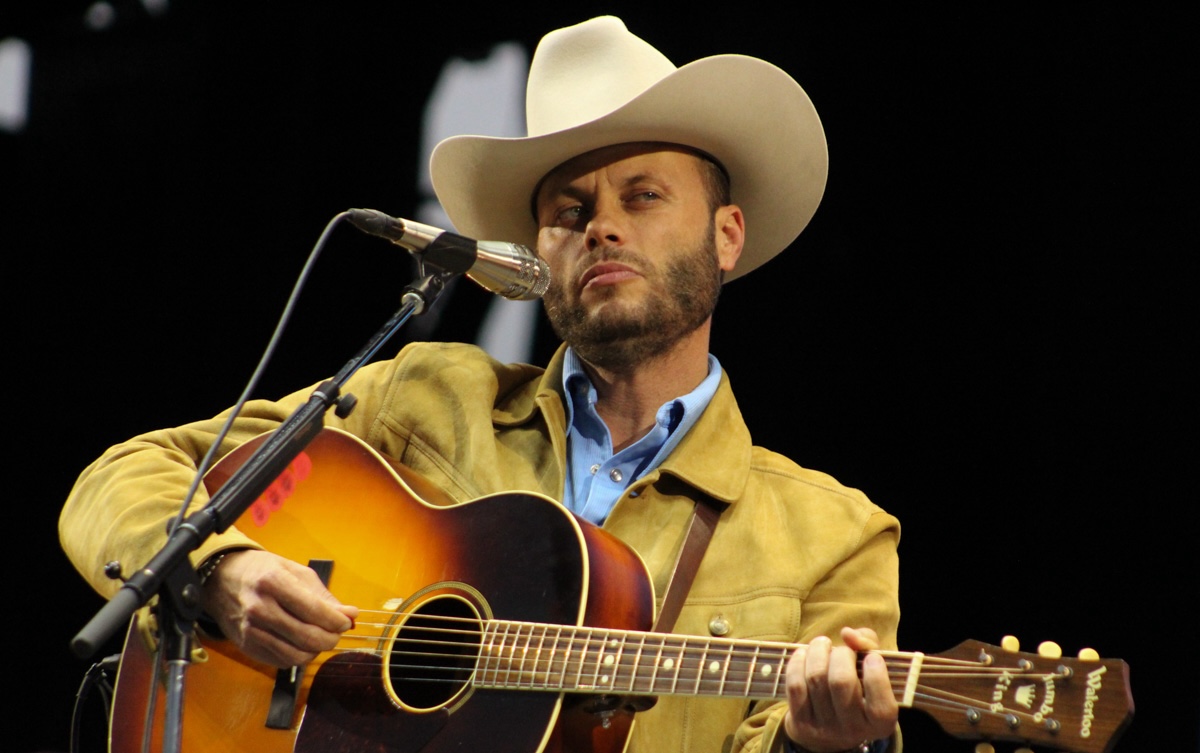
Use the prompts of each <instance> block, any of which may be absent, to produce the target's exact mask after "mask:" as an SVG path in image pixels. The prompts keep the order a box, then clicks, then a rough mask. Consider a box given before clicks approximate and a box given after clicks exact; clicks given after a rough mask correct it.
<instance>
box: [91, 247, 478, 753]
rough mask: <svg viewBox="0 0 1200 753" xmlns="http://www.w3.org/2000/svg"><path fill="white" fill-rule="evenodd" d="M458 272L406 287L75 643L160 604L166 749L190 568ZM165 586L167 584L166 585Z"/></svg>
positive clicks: (174, 732) (183, 647) (346, 405)
mask: <svg viewBox="0 0 1200 753" xmlns="http://www.w3.org/2000/svg"><path fill="white" fill-rule="evenodd" d="M455 274H458V273H455V272H446V271H441V270H438V271H437V272H434V273H433V274H428V275H425V277H423V278H422V279H421V280H420V281H418V282H416V283H414V284H413V285H410V286H409V287H408V288H406V289H405V290H406V292H405V294H404V296H403V298H402V305H401V307H400V309H399V310H398V311H397V312H396V313H395V314H394V315H393V316H392V317H391V318H390V319H389V320H388V321H387V323H385V324H384V326H383V327H381V328H380V329H379V331H378V332H376V333H375V335H374V336H373V337H372V338H371V340H370V341H369V342H368V343H367V345H366V346H365V347H363V349H362V350H360V351H359V352H358V354H357V355H355V356H354V358H352V359H351V360H350V361H349V362H347V364H346V365H345V366H343V367H342V370H341V371H339V372H338V373H337V374H336V375H335V376H334V377H333V378H332V379H330V380H329V381H327V382H323V383H322V384H321V385H320V386H319V387H318V388H317V389H316V390H315V391H314V392H313V395H312V397H311V398H309V401H308V402H307V403H305V404H304V405H302V406H300V407H299V408H298V409H297V410H296V411H295V412H293V413H292V415H290V416H289V417H288V418H287V420H285V421H284V422H283V423H282V424H280V426H279V427H278V428H277V429H275V431H274V432H272V434H271V436H270V437H268V438H267V439H266V441H264V442H263V443H262V445H260V446H259V447H258V449H257V450H255V452H254V453H253V454H251V456H250V457H249V458H248V459H247V461H246V463H245V464H243V465H242V466H241V467H240V468H238V469H237V470H236V471H235V472H234V473H233V474H232V475H231V476H230V477H229V479H228V480H227V481H226V482H225V483H224V484H223V485H222V486H221V488H220V489H219V490H218V491H217V493H216V494H214V495H213V497H212V499H210V500H209V503H208V504H207V505H205V506H204V508H203V509H201V510H198V511H197V512H194V513H192V514H191V515H190V516H188V518H187V519H186V520H184V521H183V522H182V523H180V524H179V525H178V526H177V527H176V528H175V530H173V531H170V532H169V536H168V539H167V543H166V545H165V546H164V547H163V548H162V549H160V550H159V552H158V553H157V554H156V555H154V557H153V558H152V559H151V560H150V562H149V563H148V564H147V565H146V566H145V567H143V568H142V569H141V570H139V571H138V572H136V573H134V574H133V575H132V576H130V577H129V579H128V580H126V581H125V583H124V584H123V585H122V586H121V588H120V590H119V591H117V593H116V594H115V595H114V596H113V598H112V599H110V600H109V601H108V602H107V603H106V604H105V605H104V606H103V607H101V609H100V611H99V612H97V613H96V615H95V616H93V617H92V619H91V620H90V621H89V622H88V624H87V625H85V626H84V628H83V630H81V631H80V632H79V633H77V634H76V635H75V637H74V638H73V639H72V640H71V649H72V651H74V652H75V654H76V656H79V657H80V658H87V657H90V656H92V655H93V654H95V653H96V651H97V650H99V648H100V646H101V645H102V644H103V643H104V642H105V641H106V640H108V639H109V638H110V637H111V636H112V635H114V634H115V633H116V631H117V630H118V629H119V628H120V627H121V626H122V625H125V624H127V623H128V622H129V620H130V619H131V618H132V617H133V614H134V612H136V611H137V610H138V609H139V608H140V607H141V606H142V605H144V604H146V603H147V602H148V601H149V600H150V599H151V597H153V596H154V595H155V594H157V593H160V592H161V593H162V598H160V599H159V605H158V610H159V613H160V614H159V627H160V630H161V631H162V632H161V633H160V636H159V639H160V647H161V649H162V650H163V651H164V654H165V657H166V664H167V668H168V672H169V675H168V677H167V699H166V721H165V726H164V729H163V750H164V752H165V753H178V752H179V750H180V746H181V743H182V737H183V729H182V727H183V716H182V715H183V684H184V682H183V680H184V671H185V669H186V667H187V665H188V663H189V662H190V658H191V648H192V647H191V644H192V638H193V635H194V631H193V629H192V627H193V623H194V622H195V620H196V618H197V617H198V616H199V615H200V580H199V578H198V577H197V575H196V571H195V570H194V569H192V567H191V564H190V563H189V562H188V554H189V553H190V552H193V551H195V550H196V549H197V548H199V546H200V545H201V544H202V543H204V541H205V540H207V539H208V537H209V536H211V535H212V534H213V533H220V532H223V531H225V530H226V529H227V528H229V526H231V525H233V523H234V522H235V521H236V520H237V519H238V518H239V517H241V515H242V513H244V512H245V511H246V510H247V509H248V508H249V507H250V505H251V504H252V503H253V502H254V500H255V499H257V498H258V497H259V495H261V494H262V493H263V491H264V490H265V489H266V488H267V487H268V486H270V484H271V482H272V481H274V480H275V478H276V477H278V475H279V474H280V472H281V471H283V469H284V468H286V467H287V464H288V463H290V462H291V461H292V460H293V459H294V458H295V457H296V455H298V454H299V453H300V451H301V450H303V449H304V448H305V447H306V446H307V445H308V443H309V442H311V441H312V439H313V437H315V436H316V435H317V434H318V433H319V432H320V430H321V427H322V426H323V424H324V415H325V412H326V411H328V410H329V409H330V408H331V407H333V406H335V405H336V406H337V408H338V415H340V416H343V417H344V416H346V415H349V413H350V411H351V410H353V408H354V399H353V396H351V395H346V396H344V397H339V394H338V393H339V391H340V389H341V387H342V386H343V385H344V384H345V383H346V381H347V380H348V379H349V378H350V376H351V375H353V374H354V372H355V371H357V370H358V369H359V367H360V366H362V364H363V363H365V362H366V361H367V360H369V359H370V358H371V356H373V355H374V354H375V353H376V352H377V351H378V350H379V348H380V347H381V346H382V345H383V343H384V342H386V341H387V340H388V338H390V337H391V336H392V335H393V334H395V333H396V332H397V331H398V330H399V329H400V327H401V326H403V325H404V323H405V322H406V321H408V319H409V318H410V317H411V316H412V315H413V314H414V313H415V314H420V313H422V312H424V311H426V310H428V308H429V306H430V305H431V304H432V303H433V299H435V298H436V297H437V296H438V295H440V294H441V292H442V290H444V289H445V285H446V281H447V280H448V279H449V278H450V277H453V276H454V275H455ZM164 584H165V585H164Z"/></svg>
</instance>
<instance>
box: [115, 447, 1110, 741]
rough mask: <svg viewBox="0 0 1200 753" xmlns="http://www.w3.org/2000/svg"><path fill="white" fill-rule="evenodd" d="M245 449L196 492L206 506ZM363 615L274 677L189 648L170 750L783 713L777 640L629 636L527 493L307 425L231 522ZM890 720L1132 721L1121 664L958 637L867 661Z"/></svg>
mask: <svg viewBox="0 0 1200 753" xmlns="http://www.w3.org/2000/svg"><path fill="white" fill-rule="evenodd" d="M253 446H254V443H250V444H247V445H245V446H243V447H241V448H239V449H238V450H237V451H235V452H234V453H231V454H230V455H229V456H227V457H226V458H224V459H223V460H222V461H221V462H220V463H218V464H217V466H215V467H214V468H213V469H212V471H210V472H209V474H208V475H207V476H206V478H205V482H206V484H207V485H208V486H209V488H210V490H215V489H217V488H219V487H220V486H221V484H223V483H224V482H225V481H226V480H227V479H228V478H229V476H230V475H232V473H233V472H234V471H235V470H236V469H237V468H238V467H240V465H241V464H242V463H244V462H245V460H246V459H247V457H248V456H249V455H250V452H251V450H252V448H253ZM238 527H239V529H241V530H243V531H244V532H245V533H247V534H248V535H249V536H251V537H252V538H254V539H255V540H256V541H258V542H259V543H261V544H262V545H263V546H265V547H266V548H267V549H269V550H271V551H273V552H276V553H277V554H280V555H282V556H285V557H288V558H291V559H294V560H296V561H299V562H307V563H309V564H310V565H311V566H312V567H314V568H315V569H316V570H317V571H318V572H319V573H322V574H323V577H326V578H327V583H328V585H329V587H330V590H331V591H332V592H333V593H334V595H335V596H337V597H338V599H340V600H341V601H342V602H343V603H348V604H355V605H358V606H359V607H360V608H361V610H362V611H361V612H360V614H359V618H358V620H357V622H356V625H355V626H354V628H352V629H351V630H350V631H349V632H348V633H346V634H345V635H344V636H343V637H342V639H341V642H340V644H339V645H338V647H337V648H336V649H335V650H333V651H331V652H328V653H326V654H323V655H321V656H319V657H318V658H317V659H316V660H315V661H313V662H312V663H310V664H308V665H307V666H303V667H295V668H292V669H290V670H279V669H277V668H275V667H269V666H266V665H263V664H259V663H257V662H254V661H252V660H249V659H247V658H246V657H244V656H243V655H241V654H240V653H239V652H238V651H237V650H236V649H235V648H233V647H232V646H231V645H229V643H228V642H227V641H221V640H203V648H202V649H200V650H198V651H197V652H196V653H197V654H199V656H198V657H197V658H198V659H199V661H196V662H194V663H193V664H191V665H190V667H189V669H188V672H187V675H186V689H185V691H186V692H185V693H184V708H183V725H182V726H183V741H182V744H183V750H184V751H185V752H187V753H190V752H192V751H203V752H204V753H224V752H226V751H229V752H233V751H255V752H256V753H287V752H288V751H297V753H341V752H342V751H346V752H347V753H348V752H349V751H356V752H359V751H372V752H376V753H416V752H417V751H422V752H423V753H444V752H448V751H482V750H486V751H512V752H513V753H541V751H551V752H554V751H596V752H597V753H608V752H613V753H615V752H616V751H620V750H622V748H623V746H624V744H625V740H626V736H627V733H628V731H629V728H630V725H631V724H632V720H633V719H634V717H635V710H636V709H638V708H645V707H646V706H647V705H648V700H647V699H652V698H653V697H656V696H664V695H678V694H685V695H698V696H720V697H733V698H739V699H743V700H747V701H748V700H749V699H783V698H784V697H785V689H784V683H783V676H784V668H785V665H786V663H787V660H788V657H789V656H790V655H791V653H792V652H793V651H794V650H795V649H796V648H797V646H795V645H789V644H785V643H773V642H757V641H746V640H736V639H722V638H713V637H700V636H685V635H672V634H662V633H655V632H648V630H649V627H650V626H651V625H652V622H653V616H654V594H653V588H652V586H651V581H650V578H649V576H648V574H647V573H646V570H645V566H644V565H643V563H642V561H641V559H640V558H639V557H638V555H637V554H636V553H634V552H633V551H632V550H631V549H629V547H627V546H626V545H625V544H623V543H622V542H621V541H619V540H618V539H616V538H615V537H613V536H612V535H611V534H608V533H607V532H606V531H604V530H603V529H601V528H598V527H596V526H592V525H590V524H588V523H586V522H582V521H580V520H579V519H578V518H576V517H575V516H573V515H572V514H571V513H570V512H568V511H566V510H565V509H564V508H563V507H562V506H561V505H559V504H557V503H555V502H553V501H551V500H549V499H547V498H545V497H542V496H539V495H536V494H529V493H513V494H497V495H492V496H488V497H484V498H481V499H478V500H475V501H472V502H468V503H466V504H460V505H451V504H450V501H449V500H448V499H445V498H444V497H443V496H442V495H441V494H440V492H438V491H437V489H436V488H434V487H433V486H432V485H429V484H428V483H427V482H424V481H423V480H422V479H420V478H419V477H417V476H415V475H414V474H412V473H411V472H410V471H409V472H406V470H405V469H403V468H400V467H398V466H395V465H394V464H392V463H389V462H388V461H386V460H385V459H384V458H383V457H382V456H381V455H379V454H378V453H376V452H375V451H374V450H372V449H371V448H370V447H368V446H367V445H365V444H363V443H362V442H361V441H359V440H358V439H356V438H354V437H353V436H351V435H349V434H346V433H344V432H340V431H337V430H334V429H324V430H323V431H322V432H321V433H320V434H319V435H318V436H317V438H316V439H315V440H313V442H312V443H311V444H310V445H309V446H308V447H307V448H306V450H305V451H304V452H303V453H302V454H301V455H300V456H298V457H297V458H296V459H295V460H294V461H293V462H292V464H291V465H290V466H289V467H288V469H287V470H286V471H285V472H284V473H283V474H281V475H280V477H279V478H278V479H277V480H276V481H275V482H274V483H273V484H272V486H271V487H270V488H269V489H268V490H267V491H266V492H265V493H264V494H263V495H262V497H261V498H260V499H258V500H257V501H256V502H255V503H254V505H253V506H252V508H251V509H250V510H248V511H247V512H246V513H245V514H244V515H243V516H242V518H241V519H240V520H239V521H238ZM152 623H153V617H152V615H151V614H150V613H143V614H141V615H139V616H138V617H137V618H135V619H134V621H133V622H132V623H131V626H130V630H129V633H128V636H127V638H126V642H125V646H124V651H123V654H122V658H121V664H120V669H119V671H118V675H117V682H116V687H115V690H114V696H113V705H112V715H111V726H110V749H111V750H112V751H113V753H138V752H139V751H141V750H142V749H143V743H144V742H145V741H147V740H148V741H149V743H150V749H151V750H157V749H159V748H160V742H161V739H162V723H161V719H160V717H161V716H162V710H163V707H164V703H165V695H164V692H163V690H162V688H161V677H162V673H161V672H159V671H156V670H157V669H158V666H159V665H158V661H159V659H158V655H157V653H156V652H155V650H154V639H153V637H152V636H153V631H152V630H151V629H150V628H151V625H152ZM879 653H881V654H882V655H883V657H884V658H885V660H886V662H887V664H888V667H889V674H890V675H891V678H892V687H893V689H894V691H895V693H896V698H897V700H898V701H899V702H900V704H901V705H902V706H903V707H907V708H915V709H920V710H922V711H924V712H926V713H928V714H930V715H931V716H932V717H933V718H934V719H935V720H937V722H938V723H939V724H940V725H941V726H942V728H943V729H944V730H945V731H946V732H948V733H949V734H951V735H954V736H957V737H962V738H967V739H978V740H984V741H994V742H1013V743H1018V744H1033V745H1039V746H1046V747H1048V748H1053V749H1057V750H1062V751H1069V752H1070V753H1105V752H1106V751H1109V750H1111V749H1112V747H1113V745H1114V744H1115V742H1116V740H1117V738H1118V736H1119V735H1120V733H1121V731H1122V730H1123V729H1124V728H1125V726H1126V725H1127V724H1128V723H1129V722H1130V720H1131V719H1132V715H1133V700H1132V696H1131V693H1130V689H1129V676H1128V667H1127V665H1126V664H1125V662H1123V661H1120V660H1100V659H1099V658H1098V657H1095V656H1090V657H1085V658H1081V659H1068V658H1062V657H1059V656H1045V655H1040V654H1032V653H1022V652H1019V651H1012V650H1006V649H1005V648H1001V647H996V646H991V645H987V644H984V643H980V642H977V641H967V642H964V643H962V644H960V645H959V646H957V647H955V648H953V649H951V650H949V651H946V652H944V653H940V654H929V655H926V654H922V653H909V652H898V651H881V652H879Z"/></svg>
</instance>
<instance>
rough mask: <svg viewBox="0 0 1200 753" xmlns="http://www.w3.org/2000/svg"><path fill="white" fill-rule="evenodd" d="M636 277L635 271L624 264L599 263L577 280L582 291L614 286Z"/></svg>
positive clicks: (589, 268)
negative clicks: (593, 286)
mask: <svg viewBox="0 0 1200 753" xmlns="http://www.w3.org/2000/svg"><path fill="white" fill-rule="evenodd" d="M637 276H638V272H637V270H635V269H634V268H633V267H630V266H628V265H626V264H619V263H617V262H611V261H605V262H600V263H599V264H593V265H592V266H591V267H588V269H587V271H586V272H584V273H583V277H581V278H580V280H579V288H580V289H581V290H582V289H584V288H587V287H589V286H591V285H615V284H617V283H619V282H622V281H624V280H628V279H630V278H632V277H637Z"/></svg>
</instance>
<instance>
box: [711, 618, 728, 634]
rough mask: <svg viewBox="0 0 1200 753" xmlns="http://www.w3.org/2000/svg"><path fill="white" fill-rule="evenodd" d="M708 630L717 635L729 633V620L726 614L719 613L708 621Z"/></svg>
mask: <svg viewBox="0 0 1200 753" xmlns="http://www.w3.org/2000/svg"><path fill="white" fill-rule="evenodd" d="M708 632H710V633H712V634H713V635H716V636H722V635H726V634H727V633H729V620H727V619H725V615H721V614H719V615H717V616H716V617H713V618H712V619H711V620H709V621H708Z"/></svg>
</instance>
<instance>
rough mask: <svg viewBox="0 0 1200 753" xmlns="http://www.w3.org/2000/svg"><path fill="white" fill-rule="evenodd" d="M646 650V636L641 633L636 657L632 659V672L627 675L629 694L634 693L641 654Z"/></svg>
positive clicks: (640, 667) (640, 663)
mask: <svg viewBox="0 0 1200 753" xmlns="http://www.w3.org/2000/svg"><path fill="white" fill-rule="evenodd" d="M645 650H646V634H645V633H642V635H641V641H640V642H639V643H638V650H637V656H635V657H633V670H632V671H631V672H630V673H629V692H630V693H632V692H634V690H635V688H634V685H635V684H636V683H637V678H638V675H639V674H640V673H641V669H642V652H643V651H645Z"/></svg>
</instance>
